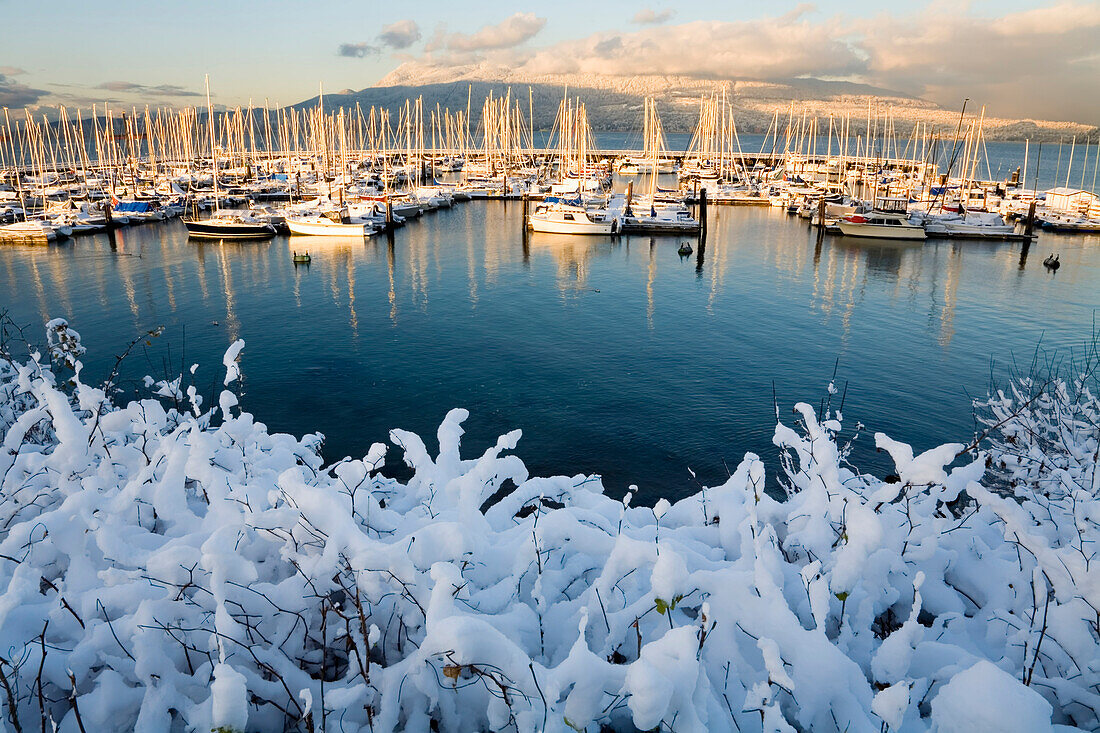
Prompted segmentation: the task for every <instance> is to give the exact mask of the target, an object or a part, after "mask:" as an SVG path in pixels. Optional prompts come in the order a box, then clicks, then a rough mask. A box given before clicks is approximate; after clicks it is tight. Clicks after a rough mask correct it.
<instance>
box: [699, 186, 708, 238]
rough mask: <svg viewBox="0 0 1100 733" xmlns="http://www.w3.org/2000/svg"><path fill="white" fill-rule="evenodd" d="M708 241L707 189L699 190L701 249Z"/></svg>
mask: <svg viewBox="0 0 1100 733" xmlns="http://www.w3.org/2000/svg"><path fill="white" fill-rule="evenodd" d="M706 241H707V189H706V188H700V189H699V247H700V249H702V247H703V246H704V245H705V244H706Z"/></svg>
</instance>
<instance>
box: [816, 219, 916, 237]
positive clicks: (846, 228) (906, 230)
mask: <svg viewBox="0 0 1100 733" xmlns="http://www.w3.org/2000/svg"><path fill="white" fill-rule="evenodd" d="M836 225H837V228H839V229H840V232H841V234H843V235H844V236H846V237H871V238H874V239H906V240H921V239H925V237H926V235H925V233H924V228H923V227H919V226H913V225H909V224H902V225H898V226H883V225H880V224H862V223H858V222H851V221H845V220H844V219H841V220H840V221H838V222H837V224H836Z"/></svg>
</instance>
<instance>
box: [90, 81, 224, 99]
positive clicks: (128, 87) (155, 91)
mask: <svg viewBox="0 0 1100 733" xmlns="http://www.w3.org/2000/svg"><path fill="white" fill-rule="evenodd" d="M96 89H105V90H107V91H109V92H132V93H134V94H144V95H147V96H152V97H199V96H202V95H201V94H199V93H198V92H193V91H191V90H190V89H185V88H184V87H181V86H177V85H176V84H157V85H154V86H149V85H146V84H138V83H137V82H132V81H105V82H103V83H102V84H100V85H99V86H97V87H96Z"/></svg>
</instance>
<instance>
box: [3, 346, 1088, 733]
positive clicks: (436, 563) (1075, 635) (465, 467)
mask: <svg viewBox="0 0 1100 733" xmlns="http://www.w3.org/2000/svg"><path fill="white" fill-rule="evenodd" d="M242 346H243V344H242V343H241V342H238V343H237V344H234V345H233V347H232V348H231V349H230V351H229V352H228V353H227V357H226V359H225V365H226V370H227V374H226V380H225V381H226V384H227V387H231V384H232V382H233V379H234V378H236V377H237V376H238V375H239V365H238V363H237V359H238V356H239V354H240V353H241V347H242ZM74 366H75V379H74V380H73V382H72V384H71V386H69V385H66V384H60V383H59V382H58V380H56V379H55V377H54V376H53V374H52V372H51V370H50V368H49V366H48V364H47V363H44V362H43V361H42V360H41V359H40V358H39V357H38V356H37V355H33V354H32V355H31V356H30V357H29V358H28V359H27V360H26V361H25V362H20V361H18V360H14V359H7V360H5V359H2V358H0V433H2V436H3V450H2V452H0V480H2V484H0V704H2V709H3V716H2V724H3V725H4V726H7V729H14V728H15V727H16V726H17V725H20V726H21V727H22V729H23V730H30V729H32V728H33V729H35V730H37V729H38V728H39V727H42V726H45V727H47V728H48V727H49V726H51V725H53V724H56V725H57V726H58V728H59V730H62V731H71V730H78V729H81V728H82V729H84V730H88V731H96V730H121V729H131V728H133V729H136V730H140V731H166V730H179V731H184V730H193V731H203V732H205V731H210V730H211V729H219V730H264V731H266V730H328V731H361V730H362V731H395V730H405V729H407V730H430V729H438V730H441V731H482V730H484V731H488V730H492V731H500V730H516V731H537V730H549V731H561V732H563V733H564V732H566V731H569V730H574V731H582V730H587V731H597V730H601V729H612V730H635V729H641V730H653V729H660V730H674V731H708V730H709V731H721V730H737V731H759V730H761V729H763V730H767V731H790V730H801V731H810V730H813V731H851V732H852V733H856V732H860V731H882V730H885V729H888V730H906V731H908V730H916V731H922V730H928V729H930V728H931V727H934V726H938V727H939V728H940V729H947V730H949V729H952V727H955V728H956V729H959V730H963V729H966V730H993V729H996V730H1013V729H1016V730H1041V729H1043V728H1044V727H1046V728H1048V729H1049V727H1050V726H1051V725H1052V724H1060V725H1063V724H1064V725H1073V726H1079V727H1081V728H1084V729H1095V728H1097V727H1098V726H1100V717H1098V711H1100V692H1098V690H1100V687H1098V684H1100V679H1098V675H1100V663H1098V661H1097V660H1098V659H1100V642H1098V633H1100V628H1098V624H1100V615H1098V614H1097V612H1096V609H1098V608H1100V577H1098V576H1097V573H1098V572H1100V570H1098V569H1097V567H1098V566H1097V563H1096V562H1092V560H1093V559H1094V558H1093V557H1092V552H1093V551H1094V550H1093V549H1092V548H1094V547H1096V540H1097V539H1100V537H1098V532H1097V522H1098V520H1100V509H1098V508H1097V504H1096V500H1095V498H1094V496H1092V495H1089V494H1088V492H1087V491H1084V490H1081V489H1074V490H1073V491H1066V492H1063V493H1061V494H1059V495H1057V496H1055V495H1053V494H1052V495H1050V496H1043V497H1041V498H1038V497H1035V496H1022V497H1020V498H1018V499H1014V498H1012V497H1006V496H1004V495H1003V493H996V492H993V491H990V490H989V489H988V488H985V487H983V485H982V482H983V481H985V480H986V472H987V464H990V465H994V464H997V465H999V463H1000V462H1001V461H1002V460H1005V459H1004V457H1003V456H1001V455H1000V453H999V452H998V449H996V448H995V449H994V451H993V452H991V453H988V454H986V453H975V452H973V451H968V450H967V448H968V446H964V445H962V444H947V445H944V446H939V447H937V448H933V449H932V450H929V451H926V452H924V453H922V454H919V455H915V454H914V451H913V449H912V448H910V447H909V446H907V445H904V444H901V443H898V442H896V441H893V440H891V439H889V438H888V437H887V436H885V435H876V436H875V440H876V444H877V445H878V446H879V447H880V448H881V449H882V450H885V451H887V452H888V453H889V455H890V456H891V457H892V458H893V460H894V462H895V465H896V474H895V475H893V476H890V477H889V480H886V481H884V480H882V479H878V478H874V477H872V476H869V475H862V474H860V473H859V472H857V471H856V470H854V469H853V468H851V467H850V466H849V465H848V463H847V460H846V459H847V454H846V449H845V448H844V447H843V445H842V443H841V442H839V441H838V435H839V434H840V432H841V427H842V422H841V416H840V415H839V414H837V413H834V412H831V411H829V410H825V411H824V412H823V413H822V414H820V415H819V414H816V413H815V411H814V410H813V409H812V408H811V407H809V406H808V405H803V404H800V405H797V406H796V408H795V417H796V424H795V425H794V426H793V427H792V426H788V425H785V424H779V425H778V426H777V428H776V431H775V443H776V445H778V446H780V447H781V448H782V449H783V450H784V451H785V452H786V453H787V455H788V460H787V461H785V470H784V476H783V482H784V484H785V486H786V489H787V497H786V499H785V500H784V501H777V500H776V499H775V498H773V497H772V496H770V495H769V494H768V493H766V492H765V491H764V486H765V470H764V464H763V462H762V461H761V460H760V459H759V458H758V457H757V456H755V455H752V454H747V455H746V456H745V458H744V460H742V462H741V463H740V465H739V466H738V467H737V468H736V470H735V471H734V472H733V473H732V475H731V476H730V477H729V479H728V480H727V481H726V482H725V483H724V484H722V485H721V486H715V487H708V488H706V489H705V490H704V489H700V491H698V493H695V494H693V495H691V496H688V497H687V498H684V499H682V500H680V501H678V502H676V503H674V504H671V505H670V504H669V503H668V502H664V501H662V502H659V503H658V505H657V506H655V507H653V508H649V507H644V506H631V503H630V501H629V497H628V499H627V500H624V501H618V500H615V499H612V498H611V497H608V496H606V495H605V494H604V492H603V487H602V485H601V483H600V480H599V478H598V477H596V476H574V477H565V476H557V477H550V478H538V477H530V476H528V474H527V470H526V468H525V467H524V464H523V463H522V462H521V461H520V460H519V458H517V457H516V456H514V455H512V453H511V451H512V450H513V449H514V448H515V447H516V445H517V442H518V440H519V438H520V433H519V431H515V432H512V433H509V434H507V435H504V436H502V437H501V438H500V439H499V440H498V441H497V443H496V444H495V445H494V446H492V447H491V448H489V449H488V450H487V451H485V452H484V453H483V454H482V455H480V456H476V457H472V458H463V457H462V456H461V454H460V451H459V444H460V438H461V436H462V434H463V431H462V427H461V425H462V422H463V420H464V419H465V418H466V416H467V413H466V412H465V411H464V410H452V411H451V412H450V413H449V414H448V415H447V417H446V419H445V420H444V421H443V423H442V425H441V426H440V428H439V431H438V435H437V437H438V443H439V451H438V454H436V455H434V456H433V455H431V453H430V452H429V450H428V448H427V447H426V445H425V443H424V442H423V440H421V438H419V437H418V436H416V435H414V434H411V433H408V432H405V431H402V430H394V431H392V432H391V434H390V440H391V441H392V443H393V444H394V445H396V446H397V447H398V448H399V449H400V450H401V451H403V454H404V460H405V462H406V463H407V464H408V465H409V466H410V467H411V468H412V470H413V475H412V478H411V479H409V480H408V481H407V482H406V483H399V482H398V481H396V480H394V479H391V478H386V477H384V476H382V475H381V474H380V473H379V469H381V468H382V466H383V463H384V460H385V458H386V454H387V449H386V446H385V445H384V444H375V445H374V446H372V448H371V449H370V450H369V451H368V453H367V455H366V456H364V457H363V458H357V459H350V458H349V459H344V460H341V461H339V462H337V463H335V464H333V465H323V462H322V460H321V458H320V457H319V446H320V444H321V437H320V436H319V435H308V436H305V437H304V438H302V439H297V438H294V437H292V436H289V435H278V434H271V433H269V432H268V431H267V429H266V428H265V426H264V425H263V424H261V423H258V422H256V420H255V419H254V418H253V416H252V415H250V414H248V413H246V412H243V411H241V410H240V408H239V406H238V404H237V400H236V397H235V395H234V394H233V393H232V391H230V389H229V388H227V389H226V390H225V391H223V392H222V393H221V395H220V397H219V398H218V400H217V403H218V404H217V406H216V407H213V408H212V409H209V410H205V411H204V410H202V409H201V401H200V400H198V399H197V395H195V394H194V391H193V390H192V391H190V393H189V397H190V399H189V400H187V403H188V404H186V405H185V404H184V399H183V394H184V390H183V389H182V380H180V381H175V380H172V381H168V380H166V381H162V382H159V383H157V384H156V389H155V390H154V392H155V393H156V394H157V395H160V397H161V399H157V397H156V396H151V397H150V398H148V399H141V400H136V401H132V402H129V403H128V404H125V405H115V404H113V403H112V400H111V397H110V395H109V394H107V393H105V391H104V390H102V389H98V388H96V387H93V386H91V385H88V384H85V383H84V382H83V381H82V380H81V378H80V366H79V364H75V365H74ZM150 382H152V380H150ZM150 386H151V387H152V386H153V385H152V384H151V385H150ZM998 399H1000V400H1001V401H1000V402H999V403H998V404H999V405H1000V406H1001V407H1003V408H1004V409H1007V410H1009V412H1008V413H1006V414H1011V413H1012V406H1011V405H1010V404H1009V403H1008V402H1007V398H998ZM1088 399H1092V398H1091V397H1089V398H1088ZM1093 403H1095V401H1094V400H1093ZM1035 404H1037V403H1035ZM166 405H167V406H166ZM177 405H179V406H178V407H177ZM1092 409H1095V404H1093V407H1092ZM1007 424H1008V422H1007V421H1006V422H1003V423H1002V425H1001V426H1000V427H1001V428H1003V427H1004V426H1005V425H1007ZM1094 437H1095V436H1094ZM1083 445H1086V446H1087V445H1088V444H1087V443H1085V444H1083ZM1082 456H1084V454H1082ZM1092 460H1093V471H1094V473H1095V458H1093V459H1092ZM1081 465H1082V466H1083V467H1084V468H1083V470H1087V469H1088V460H1087V456H1085V457H1084V458H1082V461H1081ZM1093 475H1094V474H1093ZM1044 507H1057V508H1056V509H1051V510H1050V512H1049V513H1047V512H1046V510H1045V509H1044ZM968 703H969V704H968ZM16 721H18V723H17V722H16Z"/></svg>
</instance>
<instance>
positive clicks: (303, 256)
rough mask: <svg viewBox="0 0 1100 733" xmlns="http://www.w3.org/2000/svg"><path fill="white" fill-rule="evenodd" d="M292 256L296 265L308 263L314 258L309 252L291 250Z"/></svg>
mask: <svg viewBox="0 0 1100 733" xmlns="http://www.w3.org/2000/svg"><path fill="white" fill-rule="evenodd" d="M291 258H292V259H293V260H294V264H296V265H308V264H309V263H310V261H311V260H312V259H313V258H312V257H310V256H309V252H301V253H298V252H291Z"/></svg>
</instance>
